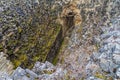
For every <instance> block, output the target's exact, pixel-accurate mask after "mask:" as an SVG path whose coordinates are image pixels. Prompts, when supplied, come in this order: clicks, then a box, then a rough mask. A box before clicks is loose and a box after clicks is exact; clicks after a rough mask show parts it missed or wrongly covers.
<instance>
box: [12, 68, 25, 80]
mask: <svg viewBox="0 0 120 80" xmlns="http://www.w3.org/2000/svg"><path fill="white" fill-rule="evenodd" d="M24 75H26V72H25V70H24V69H22V68H21V67H18V68H17V69H16V70H15V71H14V72H13V74H12V76H11V78H12V79H14V80H20V79H22V77H23V76H24Z"/></svg>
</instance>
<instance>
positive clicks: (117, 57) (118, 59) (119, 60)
mask: <svg viewBox="0 0 120 80" xmlns="http://www.w3.org/2000/svg"><path fill="white" fill-rule="evenodd" d="M113 62H115V63H116V64H117V65H120V55H118V54H113Z"/></svg>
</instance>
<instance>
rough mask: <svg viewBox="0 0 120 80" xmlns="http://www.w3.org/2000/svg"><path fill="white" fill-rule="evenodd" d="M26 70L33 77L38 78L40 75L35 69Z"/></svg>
mask: <svg viewBox="0 0 120 80" xmlns="http://www.w3.org/2000/svg"><path fill="white" fill-rule="evenodd" d="M25 71H26V73H28V74H30V77H31V78H37V77H38V75H37V74H36V73H34V72H33V71H31V70H29V69H26V70H25Z"/></svg>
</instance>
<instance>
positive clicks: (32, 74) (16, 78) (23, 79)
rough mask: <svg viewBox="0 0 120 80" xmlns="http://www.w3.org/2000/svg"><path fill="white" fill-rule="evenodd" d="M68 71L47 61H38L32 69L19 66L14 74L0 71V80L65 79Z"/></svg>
mask: <svg viewBox="0 0 120 80" xmlns="http://www.w3.org/2000/svg"><path fill="white" fill-rule="evenodd" d="M66 73H67V71H65V70H63V69H62V68H56V67H55V66H54V65H52V64H51V63H49V62H48V61H46V62H45V63H41V62H36V64H35V66H34V67H33V69H32V70H30V69H23V68H21V67H18V68H17V69H16V70H15V71H14V72H13V74H12V75H10V76H9V75H8V74H7V73H0V76H1V77H0V80H58V79H59V80H63V79H65V74H66Z"/></svg>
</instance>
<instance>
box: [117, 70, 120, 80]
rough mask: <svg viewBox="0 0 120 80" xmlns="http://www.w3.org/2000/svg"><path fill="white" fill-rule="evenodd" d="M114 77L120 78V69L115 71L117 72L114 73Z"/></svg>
mask: <svg viewBox="0 0 120 80" xmlns="http://www.w3.org/2000/svg"><path fill="white" fill-rule="evenodd" d="M116 75H117V77H119V78H120V68H118V69H117V71H116Z"/></svg>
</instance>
